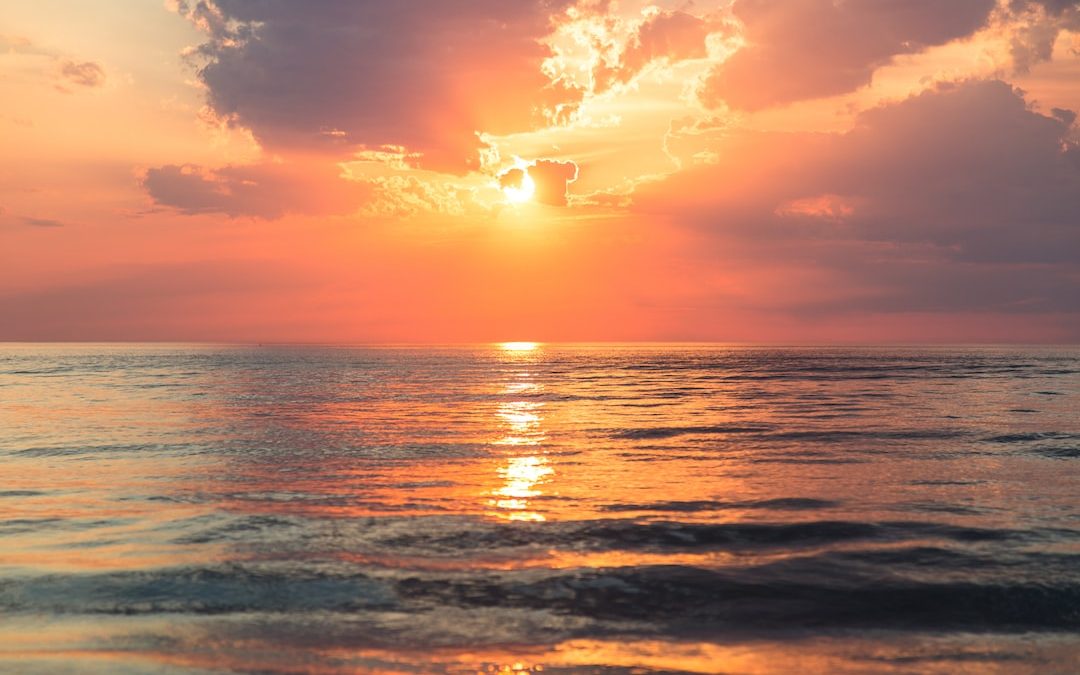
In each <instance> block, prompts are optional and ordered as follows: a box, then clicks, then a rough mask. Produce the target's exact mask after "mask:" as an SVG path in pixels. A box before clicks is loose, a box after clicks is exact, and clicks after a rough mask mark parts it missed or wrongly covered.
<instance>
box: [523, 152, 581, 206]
mask: <svg viewBox="0 0 1080 675" xmlns="http://www.w3.org/2000/svg"><path fill="white" fill-rule="evenodd" d="M529 177H530V178H532V179H533V182H534V183H536V192H535V193H534V194H533V199H534V200H536V201H537V202H540V203H541V204H550V205H552V206H566V190H567V187H568V186H569V184H570V183H573V182H574V181H575V180H577V177H578V167H577V164H575V163H573V162H559V161H556V160H550V159H540V160H537V161H536V162H534V163H533V164H532V166H530V167H529Z"/></svg>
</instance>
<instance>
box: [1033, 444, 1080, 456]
mask: <svg viewBox="0 0 1080 675" xmlns="http://www.w3.org/2000/svg"><path fill="white" fill-rule="evenodd" d="M1031 452H1032V453H1034V454H1036V455H1042V456H1043V457H1048V458H1050V459H1076V458H1078V457H1080V446H1040V447H1036V448H1032V450H1031Z"/></svg>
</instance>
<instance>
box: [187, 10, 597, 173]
mask: <svg viewBox="0 0 1080 675" xmlns="http://www.w3.org/2000/svg"><path fill="white" fill-rule="evenodd" d="M569 4H571V0H521V1H518V2H506V1H505V0H466V1H461V2H453V3H451V2H421V1H420V0H395V1H394V2H387V1H385V0H357V1H351V2H344V1H340V2H331V1H327V2H316V3H300V2H273V1H270V0H216V2H199V3H195V4H187V3H185V4H182V5H181V6H180V8H179V9H180V11H181V12H184V13H185V14H186V15H187V16H189V17H190V18H192V20H194V21H196V23H198V24H199V25H202V26H203V27H204V28H205V29H206V31H207V32H208V34H209V36H210V37H209V41H208V42H206V43H205V44H203V45H202V46H201V48H200V50H199V54H200V55H201V57H202V58H203V59H205V64H204V66H203V67H202V69H201V70H200V71H199V77H200V78H201V80H202V81H203V82H204V83H205V84H206V86H207V97H208V101H209V104H210V105H211V107H212V108H213V109H214V111H215V112H216V113H217V114H219V115H220V116H222V117H223V118H226V119H229V120H232V121H234V122H235V123H238V124H241V125H243V126H245V127H248V128H250V129H251V130H252V132H253V133H254V135H255V137H256V138H257V139H258V140H259V141H260V142H261V143H262V144H264V145H266V146H268V147H271V148H273V149H275V150H283V151H287V150H288V149H290V148H298V147H299V148H310V147H315V146H319V145H321V146H323V147H326V148H328V149H330V150H331V151H333V152H341V150H342V148H343V147H344V148H352V149H355V148H357V147H367V148H378V147H385V146H398V147H404V148H406V149H408V150H409V151H411V152H417V153H421V158H420V163H421V164H422V165H423V166H425V167H426V168H432V169H436V170H447V171H457V172H460V171H464V170H465V169H467V168H470V167H475V166H477V165H478V156H477V151H478V150H479V149H480V148H481V147H483V143H482V141H481V140H480V138H479V137H478V134H479V133H491V134H504V133H510V132H517V131H524V130H528V129H530V128H533V127H535V126H537V125H541V124H546V123H550V122H557V121H561V120H566V119H567V118H568V116H569V114H570V112H571V111H572V110H573V109H574V108H575V107H576V105H577V103H578V102H579V101H580V99H581V95H582V92H580V91H578V90H577V89H575V88H573V87H570V86H568V85H566V84H565V83H563V82H552V81H551V80H550V79H549V78H548V77H547V76H546V75H545V74H544V73H543V72H542V71H541V66H542V63H543V60H544V59H545V58H547V57H548V56H550V50H549V49H548V48H547V47H546V46H544V45H543V44H541V43H540V42H539V40H540V38H542V37H544V36H546V35H547V34H549V33H550V32H551V17H552V16H553V15H554V14H556V13H558V12H561V11H562V10H564V9H565V8H566V7H567V6H568V5H569ZM335 148H336V149H335Z"/></svg>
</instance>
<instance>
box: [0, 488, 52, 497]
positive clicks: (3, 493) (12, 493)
mask: <svg viewBox="0 0 1080 675" xmlns="http://www.w3.org/2000/svg"><path fill="white" fill-rule="evenodd" d="M43 494H46V493H44V492H40V491H38V490H0V498H3V497H37V496H39V495H43Z"/></svg>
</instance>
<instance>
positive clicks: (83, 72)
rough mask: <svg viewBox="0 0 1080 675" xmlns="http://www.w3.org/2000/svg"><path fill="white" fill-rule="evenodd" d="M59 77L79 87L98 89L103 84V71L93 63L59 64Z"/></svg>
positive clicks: (69, 62)
mask: <svg viewBox="0 0 1080 675" xmlns="http://www.w3.org/2000/svg"><path fill="white" fill-rule="evenodd" d="M60 76H61V77H63V78H64V80H65V81H67V82H70V83H71V84H77V85H79V86H81V87H100V86H101V85H103V84H105V69H104V68H102V67H101V66H100V65H98V64H96V63H94V62H93V61H83V62H82V63H76V62H75V61H64V62H63V63H61V64H60Z"/></svg>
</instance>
